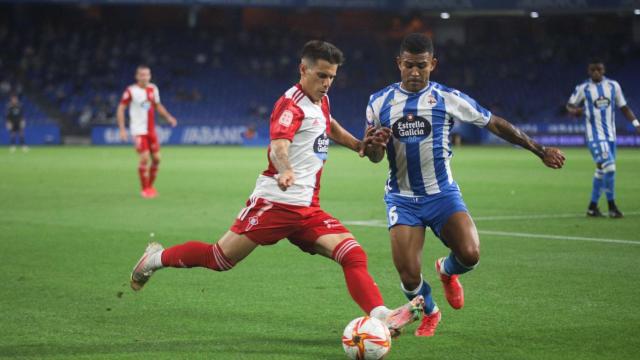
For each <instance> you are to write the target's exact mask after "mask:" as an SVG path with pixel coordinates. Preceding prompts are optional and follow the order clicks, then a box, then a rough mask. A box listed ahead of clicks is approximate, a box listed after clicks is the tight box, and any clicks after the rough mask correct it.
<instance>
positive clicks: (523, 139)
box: [496, 119, 544, 158]
mask: <svg viewBox="0 0 640 360" xmlns="http://www.w3.org/2000/svg"><path fill="white" fill-rule="evenodd" d="M496 129H497V130H498V131H499V133H498V134H496V135H498V136H500V137H501V138H503V139H504V140H506V141H508V142H510V143H512V144H515V145H520V146H522V147H523V148H525V149H527V150H530V151H532V152H533V153H534V154H536V155H538V156H539V157H541V158H542V157H543V156H544V147H543V146H541V145H540V144H538V143H536V142H535V141H533V139H531V138H530V137H529V136H528V135H527V134H526V133H525V132H524V131H522V130H520V129H518V128H517V127H515V126H513V125H512V124H511V123H509V122H508V121H506V120H502V119H501V120H500V121H499V122H498V124H497V126H496Z"/></svg>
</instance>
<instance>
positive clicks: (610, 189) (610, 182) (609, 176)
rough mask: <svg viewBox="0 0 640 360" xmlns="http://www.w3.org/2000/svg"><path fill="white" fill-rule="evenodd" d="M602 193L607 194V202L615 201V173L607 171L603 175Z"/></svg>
mask: <svg viewBox="0 0 640 360" xmlns="http://www.w3.org/2000/svg"><path fill="white" fill-rule="evenodd" d="M603 182H604V189H605V190H604V192H605V194H607V200H609V201H613V200H614V199H615V190H614V188H615V184H616V172H615V171H609V172H606V173H604V179H603Z"/></svg>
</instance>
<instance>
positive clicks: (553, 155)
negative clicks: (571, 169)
mask: <svg viewBox="0 0 640 360" xmlns="http://www.w3.org/2000/svg"><path fill="white" fill-rule="evenodd" d="M564 161H565V157H564V154H563V153H562V151H560V149H558V148H554V147H547V148H544V155H543V157H542V162H543V163H544V164H545V165H546V166H548V167H550V168H552V169H560V168H562V166H563V165H564Z"/></svg>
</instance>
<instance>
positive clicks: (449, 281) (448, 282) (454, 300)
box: [436, 257, 464, 310]
mask: <svg viewBox="0 0 640 360" xmlns="http://www.w3.org/2000/svg"><path fill="white" fill-rule="evenodd" d="M445 259H446V258H444V257H442V258H440V259H438V260H436V272H438V275H440V281H442V286H443V287H444V296H445V297H446V298H447V301H448V302H449V305H451V307H452V308H454V309H456V310H457V309H462V307H463V306H464V290H463V289H462V284H460V280H458V275H445V274H443V273H442V268H443V267H444V261H445Z"/></svg>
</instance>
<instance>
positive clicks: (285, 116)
mask: <svg viewBox="0 0 640 360" xmlns="http://www.w3.org/2000/svg"><path fill="white" fill-rule="evenodd" d="M292 121H293V113H292V112H291V110H285V111H283V112H282V115H280V118H279V119H278V124H280V125H282V126H284V127H289V126H290V125H291V122H292Z"/></svg>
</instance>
